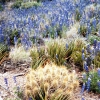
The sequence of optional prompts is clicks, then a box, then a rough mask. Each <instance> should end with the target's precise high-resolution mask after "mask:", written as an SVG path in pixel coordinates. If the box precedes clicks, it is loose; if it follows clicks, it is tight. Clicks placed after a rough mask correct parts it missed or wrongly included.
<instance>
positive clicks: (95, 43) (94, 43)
mask: <svg viewBox="0 0 100 100" xmlns="http://www.w3.org/2000/svg"><path fill="white" fill-rule="evenodd" d="M93 46H94V48H96V46H97V40H96V39H94V42H93Z"/></svg>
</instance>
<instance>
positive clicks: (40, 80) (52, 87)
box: [25, 64, 79, 100]
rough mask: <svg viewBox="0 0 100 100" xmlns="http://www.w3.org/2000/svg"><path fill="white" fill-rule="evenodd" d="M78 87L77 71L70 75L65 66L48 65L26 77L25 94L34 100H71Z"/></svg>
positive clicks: (32, 71)
mask: <svg viewBox="0 0 100 100" xmlns="http://www.w3.org/2000/svg"><path fill="white" fill-rule="evenodd" d="M78 85H79V82H78V80H77V74H76V73H75V71H73V72H72V73H70V72H68V70H67V69H66V68H65V67H64V66H60V67H58V66H55V65H54V64H47V65H46V66H45V67H44V68H43V67H38V68H37V69H36V70H30V72H29V73H28V74H27V75H26V84H25V94H26V98H27V99H29V98H32V99H33V100H48V98H49V100H70V99H71V97H72V95H73V91H74V90H75V89H76V88H77V87H78Z"/></svg>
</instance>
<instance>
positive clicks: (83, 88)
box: [81, 83, 85, 94]
mask: <svg viewBox="0 0 100 100" xmlns="http://www.w3.org/2000/svg"><path fill="white" fill-rule="evenodd" d="M84 90H85V83H83V86H82V89H81V94H83V92H84Z"/></svg>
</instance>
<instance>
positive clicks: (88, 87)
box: [86, 78, 91, 92]
mask: <svg viewBox="0 0 100 100" xmlns="http://www.w3.org/2000/svg"><path fill="white" fill-rule="evenodd" d="M86 85H87V86H86V89H87V91H88V92H89V90H90V85H91V78H88V81H87V83H86Z"/></svg>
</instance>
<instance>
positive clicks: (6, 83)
mask: <svg viewBox="0 0 100 100" xmlns="http://www.w3.org/2000/svg"><path fill="white" fill-rule="evenodd" d="M4 82H5V85H6V87H7V89H8V88H9V87H8V79H7V78H4Z"/></svg>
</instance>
